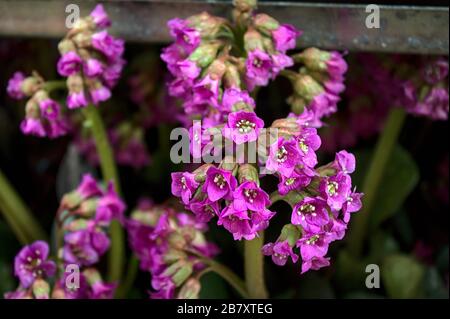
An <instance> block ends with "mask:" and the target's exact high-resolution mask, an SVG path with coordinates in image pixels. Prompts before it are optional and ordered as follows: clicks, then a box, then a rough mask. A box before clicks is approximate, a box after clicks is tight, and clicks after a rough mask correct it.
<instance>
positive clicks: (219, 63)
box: [207, 59, 226, 80]
mask: <svg viewBox="0 0 450 319" xmlns="http://www.w3.org/2000/svg"><path fill="white" fill-rule="evenodd" d="M225 71H226V65H225V63H224V62H223V60H222V59H216V60H214V61H213V62H212V63H211V65H210V66H209V67H208V70H207V74H209V75H210V76H211V78H212V79H213V80H216V79H221V78H222V77H223V75H224V74H225Z"/></svg>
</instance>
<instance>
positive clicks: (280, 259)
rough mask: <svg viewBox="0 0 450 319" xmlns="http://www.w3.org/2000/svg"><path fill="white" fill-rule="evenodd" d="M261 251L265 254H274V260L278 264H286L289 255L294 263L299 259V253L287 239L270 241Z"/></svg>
mask: <svg viewBox="0 0 450 319" xmlns="http://www.w3.org/2000/svg"><path fill="white" fill-rule="evenodd" d="M261 251H262V253H263V254H264V255H265V256H272V261H273V262H274V263H275V265H278V266H284V265H286V262H287V261H288V259H289V257H291V259H292V261H293V262H294V263H296V262H297V261H298V255H296V254H295V253H294V252H293V251H292V247H291V246H290V245H289V243H288V242H287V241H279V242H277V243H275V244H273V243H268V244H266V245H264V246H263V247H262V249H261Z"/></svg>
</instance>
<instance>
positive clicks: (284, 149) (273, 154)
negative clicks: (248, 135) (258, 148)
mask: <svg viewBox="0 0 450 319" xmlns="http://www.w3.org/2000/svg"><path fill="white" fill-rule="evenodd" d="M300 159H301V157H300V152H299V150H298V148H297V143H296V141H295V140H288V141H285V140H284V139H283V138H282V137H280V138H279V139H278V142H275V143H274V144H272V145H271V146H270V152H269V158H268V159H267V162H266V168H267V169H268V170H269V171H273V172H278V173H280V174H281V175H283V176H286V177H290V176H291V175H292V172H293V171H294V169H295V166H296V165H297V164H299V163H300Z"/></svg>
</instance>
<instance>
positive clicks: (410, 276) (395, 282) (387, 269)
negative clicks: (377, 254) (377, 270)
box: [381, 254, 425, 299]
mask: <svg viewBox="0 0 450 319" xmlns="http://www.w3.org/2000/svg"><path fill="white" fill-rule="evenodd" d="M424 273H425V269H424V267H423V266H422V264H420V263H419V262H418V261H417V260H415V259H414V258H412V257H410V256H408V255H400V254H396V255H390V256H388V257H386V258H385V259H384V261H383V264H382V266H381V280H382V282H383V285H384V286H385V288H386V292H387V294H388V296H389V297H391V298H404V299H407V298H419V297H421V296H422V295H423V278H424Z"/></svg>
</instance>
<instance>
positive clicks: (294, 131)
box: [271, 117, 300, 137]
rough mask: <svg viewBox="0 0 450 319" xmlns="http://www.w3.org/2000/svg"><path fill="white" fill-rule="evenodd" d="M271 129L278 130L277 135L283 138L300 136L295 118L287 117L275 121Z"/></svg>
mask: <svg viewBox="0 0 450 319" xmlns="http://www.w3.org/2000/svg"><path fill="white" fill-rule="evenodd" d="M271 128H276V129H278V135H284V136H288V137H291V136H298V135H300V126H299V124H298V123H297V121H296V118H295V117H288V118H284V119H278V120H275V121H274V122H273V123H272V125H271Z"/></svg>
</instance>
